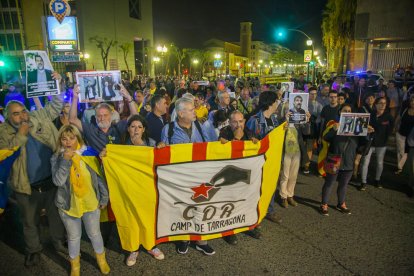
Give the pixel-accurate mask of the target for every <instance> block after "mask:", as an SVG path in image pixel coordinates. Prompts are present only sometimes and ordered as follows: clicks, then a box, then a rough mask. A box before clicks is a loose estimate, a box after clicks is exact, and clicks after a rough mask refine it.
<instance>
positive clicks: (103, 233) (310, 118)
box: [0, 72, 414, 275]
mask: <svg viewBox="0 0 414 276" xmlns="http://www.w3.org/2000/svg"><path fill="white" fill-rule="evenodd" d="M52 77H53V78H54V79H57V80H59V83H60V85H61V91H65V92H64V93H62V94H61V95H55V96H52V97H49V98H46V99H37V98H35V99H33V106H34V107H33V108H31V107H30V105H31V104H29V106H26V105H27V103H26V102H27V101H28V100H27V99H26V98H25V97H24V96H23V95H22V94H21V93H19V91H16V89H15V88H16V87H15V85H10V87H9V92H8V93H7V94H6V96H5V100H4V102H3V104H4V109H3V110H2V111H3V113H2V114H3V116H2V118H0V119H1V124H0V149H6V148H12V147H15V146H18V147H20V149H21V151H20V156H19V157H18V158H17V160H16V161H15V162H14V164H13V167H12V171H11V175H10V179H9V181H8V184H9V186H10V188H11V190H12V191H13V194H12V195H11V196H12V197H13V198H14V199H15V202H16V203H17V207H18V208H19V210H20V214H21V221H22V224H23V234H24V241H25V246H26V248H25V249H26V253H27V254H26V259H25V265H27V266H32V265H36V264H37V263H38V262H39V252H40V251H41V250H42V244H41V242H40V238H39V232H38V224H39V217H40V211H41V210H42V209H45V210H43V211H45V212H46V214H47V216H48V219H49V227H50V228H51V229H53V231H50V233H51V235H52V240H53V245H54V248H55V249H56V250H57V251H59V252H65V253H66V254H68V255H69V257H70V262H71V275H79V273H80V239H81V235H82V226H81V225H82V222H83V224H84V226H85V230H86V233H87V235H88V237H89V239H90V240H91V243H92V246H93V249H94V251H95V253H96V258H97V263H98V266H99V268H100V270H101V272H102V273H103V274H107V273H109V271H110V268H109V265H108V263H107V262H106V257H105V248H104V245H105V243H106V241H107V240H108V237H109V236H110V235H112V232H111V230H110V229H111V227H112V226H111V225H110V224H111V223H106V224H100V223H99V217H100V212H101V210H102V209H103V208H105V206H106V205H107V204H108V199H109V195H108V188H107V185H106V182H105V178H104V177H103V176H102V174H99V172H96V171H95V170H94V169H93V168H92V167H91V166H90V164H88V163H87V162H85V161H84V160H83V159H82V158H81V156H82V153H83V152H84V151H86V150H88V148H89V147H90V148H92V149H93V150H95V151H97V152H99V156H100V158H104V157H105V156H106V145H107V144H124V145H135V146H147V147H158V148H162V147H165V146H167V145H172V144H181V143H199V142H211V141H221V143H228V142H229V141H234V140H251V141H253V143H257V142H258V141H259V140H260V139H262V138H264V137H265V136H266V135H267V134H268V133H269V132H270V131H272V130H273V129H274V128H276V127H278V126H279V125H282V124H284V123H285V122H286V124H284V129H285V140H284V145H283V155H282V160H283V162H282V164H283V165H282V168H281V170H280V177H279V185H278V190H277V191H275V192H274V195H273V198H272V201H271V203H270V205H269V208H268V213H267V215H266V218H267V219H268V220H270V221H271V222H275V223H280V222H281V216H280V215H279V212H277V210H276V206H275V204H276V203H277V202H279V203H280V205H281V207H283V208H288V207H289V206H292V207H295V206H297V205H298V203H297V202H296V201H295V186H296V179H297V177H298V174H299V172H301V171H302V173H303V174H310V173H311V171H312V168H314V167H316V166H313V165H312V164H315V161H314V160H315V159H316V158H317V157H318V154H319V157H321V156H322V155H323V153H324V154H325V159H324V160H325V162H324V164H325V165H324V168H323V172H324V173H322V174H323V177H325V180H324V185H323V188H322V197H321V199H320V202H321V204H320V213H321V214H322V215H324V216H328V215H329V207H328V202H329V196H330V193H331V191H332V189H333V187H334V184H335V182H338V188H337V197H338V198H337V206H336V208H337V209H338V210H339V211H340V212H342V213H344V214H350V213H351V210H350V208H348V205H347V204H346V189H347V186H348V184H349V182H350V180H351V179H352V178H355V179H358V178H359V177H360V179H361V180H360V186H359V190H361V191H364V190H366V189H367V187H368V184H374V186H376V187H377V188H381V187H382V184H381V183H382V182H381V176H382V172H383V163H384V156H385V153H386V151H387V145H388V143H389V138H390V137H391V136H392V135H395V137H396V146H397V152H398V156H397V160H398V162H397V163H398V164H395V165H396V171H395V174H401V173H402V172H403V168H404V164H405V163H406V162H407V165H408V167H409V168H408V171H409V173H410V181H409V185H411V186H409V187H408V193H409V195H410V196H412V195H413V189H414V187H413V185H414V180H413V170H414V168H413V166H414V165H413V163H414V161H413V160H414V88H410V89H408V90H407V91H405V90H402V89H399V88H397V87H396V86H395V82H393V81H389V82H388V84H387V85H385V84H384V83H379V84H376V85H375V86H372V85H371V86H370V85H369V84H372V80H371V79H370V77H369V75H368V76H367V78H358V77H357V76H355V77H354V78H353V80H352V82H347V81H346V79H345V78H340V77H338V78H334V79H333V80H332V81H331V82H327V83H325V82H324V81H318V83H317V84H312V83H310V82H306V81H305V80H304V76H303V75H299V77H298V79H297V80H296V81H295V91H294V92H304V93H308V94H309V103H308V112H306V122H305V123H304V124H293V123H289V118H290V117H291V116H292V111H291V110H289V108H288V102H287V100H286V97H285V95H283V93H287V92H282V90H281V89H280V84H279V85H261V84H260V82H259V80H258V79H254V78H252V79H250V78H240V79H237V80H234V81H232V80H230V79H229V78H225V79H219V78H218V79H214V80H211V81H210V82H209V83H208V84H207V85H206V83H205V82H204V81H203V82H199V81H197V80H192V79H188V78H187V79H184V78H177V77H167V76H158V77H156V78H150V77H146V76H136V77H135V78H134V79H133V80H132V81H131V82H130V81H128V80H124V81H123V84H122V85H121V89H120V90H121V94H122V96H123V101H120V102H115V103H114V102H101V103H98V102H91V103H88V104H83V103H79V92H80V88H79V86H77V85H75V86H74V87H72V88H68V87H65V82H64V81H63V80H62V78H61V76H60V75H59V74H58V73H56V72H54V73H53V74H52ZM341 113H369V114H370V122H369V127H368V135H367V136H341V135H338V134H337V129H338V127H339V118H340V114H341ZM374 153H375V155H376V166H375V177H374V179H372V180H371V179H369V178H368V172H369V170H370V167H369V164H370V160H371V157H372V155H373V154H374ZM319 169H321V168H318V170H319ZM315 173H317V170H315ZM9 208H11V207H10V206H9ZM248 234H249V235H250V236H251V237H253V238H256V239H260V238H261V236H262V234H261V231H260V226H258V227H256V228H255V229H253V230H251V231H249V232H248ZM225 240H226V241H227V242H228V243H229V244H232V245H234V244H237V236H236V235H232V236H227V237H225ZM66 241H67V247H68V249H66V246H65V244H66ZM188 246H189V241H180V242H177V243H176V250H177V253H179V254H186V253H187V252H188ZM195 248H196V249H197V250H199V251H201V252H203V253H204V254H206V255H213V254H214V253H215V250H214V249H213V248H212V247H211V246H210V245H209V244H208V242H207V241H197V242H196V245H195ZM148 253H149V254H151V255H152V256H153V257H154V258H156V259H158V260H162V259H164V253H163V252H162V251H161V250H160V249H159V248H157V247H154V248H152V249H151V250H148ZM137 257H138V251H135V252H130V253H129V255H128V257H127V260H126V264H127V265H128V266H132V265H134V264H135V263H136V260H137Z"/></svg>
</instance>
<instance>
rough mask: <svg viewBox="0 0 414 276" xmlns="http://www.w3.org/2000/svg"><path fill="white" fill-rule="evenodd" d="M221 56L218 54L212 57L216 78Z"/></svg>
mask: <svg viewBox="0 0 414 276" xmlns="http://www.w3.org/2000/svg"><path fill="white" fill-rule="evenodd" d="M220 59H221V55H220V54H219V53H217V54H215V55H214V67H215V68H216V78H217V75H218V68H219V67H220Z"/></svg>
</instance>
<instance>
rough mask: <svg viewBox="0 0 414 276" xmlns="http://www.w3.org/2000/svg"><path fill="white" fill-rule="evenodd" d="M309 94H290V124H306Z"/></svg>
mask: <svg viewBox="0 0 414 276" xmlns="http://www.w3.org/2000/svg"><path fill="white" fill-rule="evenodd" d="M308 102H309V94H308V93H290V94H289V112H291V113H292V114H291V116H290V117H289V123H292V124H306V113H307V112H308Z"/></svg>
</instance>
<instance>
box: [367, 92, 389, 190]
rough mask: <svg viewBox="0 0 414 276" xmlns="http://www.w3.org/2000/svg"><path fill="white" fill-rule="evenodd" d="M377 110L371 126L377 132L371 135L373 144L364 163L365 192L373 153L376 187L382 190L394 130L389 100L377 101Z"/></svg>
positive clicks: (378, 99) (373, 114) (371, 120)
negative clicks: (388, 108) (381, 181)
mask: <svg viewBox="0 0 414 276" xmlns="http://www.w3.org/2000/svg"><path fill="white" fill-rule="evenodd" d="M374 106H375V109H374V112H373V113H371V118H370V125H371V126H372V127H373V128H374V130H375V132H373V133H372V134H371V136H372V137H371V139H372V144H371V146H370V149H369V150H368V153H367V154H366V155H365V157H364V159H363V161H362V173H361V186H360V187H359V190H361V191H364V190H365V188H366V185H367V176H368V167H369V162H370V160H371V155H372V153H374V152H375V155H376V160H377V162H376V173H375V186H376V187H378V188H382V186H381V183H380V178H381V174H382V170H383V167H384V156H385V152H386V151H387V142H388V138H389V137H390V135H391V134H392V131H393V129H394V118H393V117H392V116H391V114H390V113H389V112H388V111H386V110H387V99H386V98H385V97H381V98H377V99H376V100H375V104H374Z"/></svg>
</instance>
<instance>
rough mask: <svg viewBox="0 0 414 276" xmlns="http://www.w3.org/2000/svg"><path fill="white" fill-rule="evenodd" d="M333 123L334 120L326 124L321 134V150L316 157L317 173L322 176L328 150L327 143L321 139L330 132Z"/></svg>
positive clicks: (324, 174)
mask: <svg viewBox="0 0 414 276" xmlns="http://www.w3.org/2000/svg"><path fill="white" fill-rule="evenodd" d="M335 123H336V122H335V121H334V120H331V121H329V122H328V123H327V124H326V128H325V130H324V131H323V134H322V150H321V151H320V152H319V155H318V172H319V174H320V175H322V176H326V172H325V159H326V156H328V149H329V143H328V142H327V141H325V140H324V139H323V136H325V134H326V133H328V132H329V131H330V130H331V128H332V127H333V126H334V125H335Z"/></svg>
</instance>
